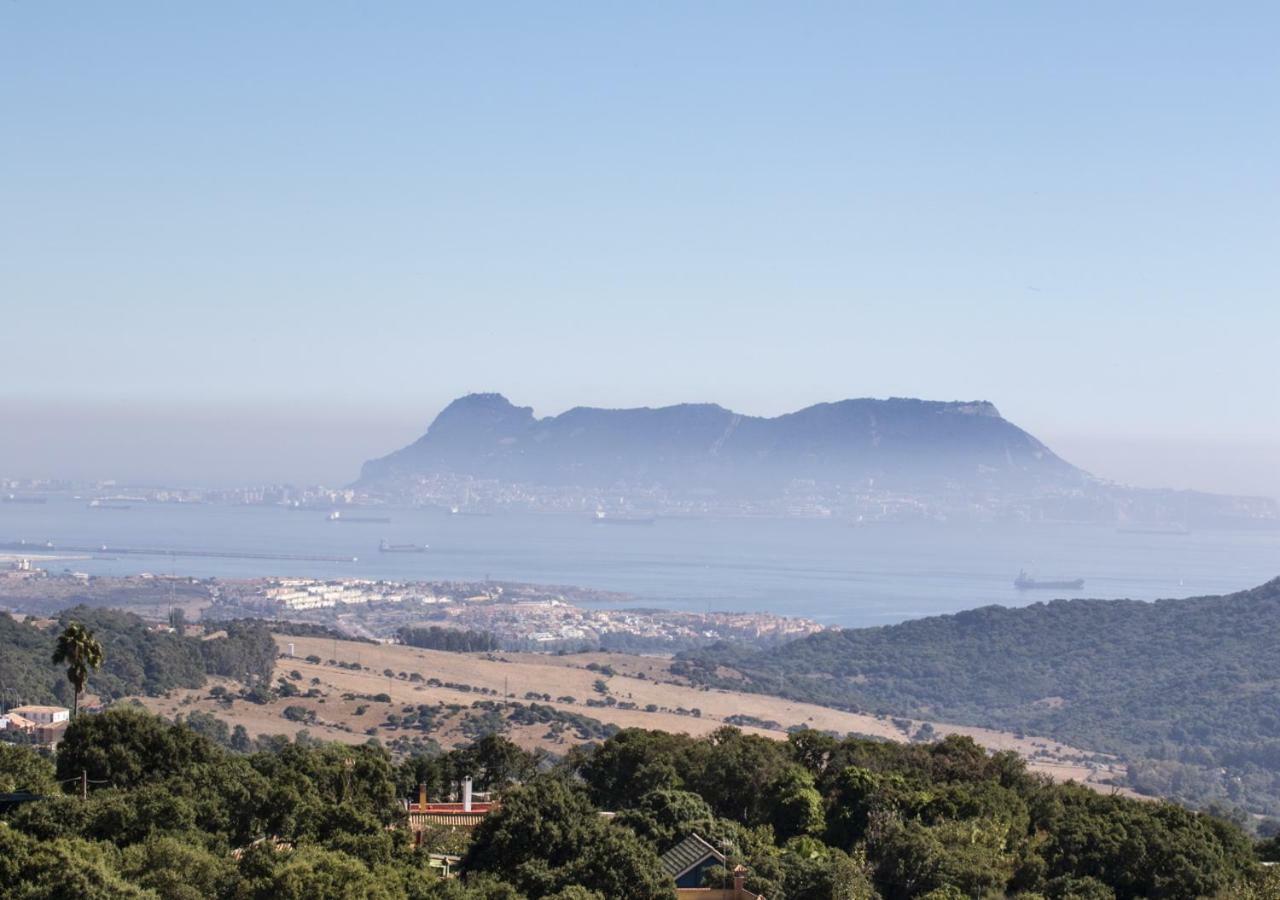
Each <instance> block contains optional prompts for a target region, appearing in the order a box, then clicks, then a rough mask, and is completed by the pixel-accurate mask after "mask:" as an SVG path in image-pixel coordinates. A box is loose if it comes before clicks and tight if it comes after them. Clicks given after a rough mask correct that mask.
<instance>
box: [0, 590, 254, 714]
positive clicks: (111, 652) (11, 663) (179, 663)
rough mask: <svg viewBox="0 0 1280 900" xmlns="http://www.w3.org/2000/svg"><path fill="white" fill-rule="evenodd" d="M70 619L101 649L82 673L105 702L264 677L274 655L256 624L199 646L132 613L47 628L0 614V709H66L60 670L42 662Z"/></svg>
mask: <svg viewBox="0 0 1280 900" xmlns="http://www.w3.org/2000/svg"><path fill="white" fill-rule="evenodd" d="M72 621H76V622H81V623H83V624H84V625H86V626H87V627H88V628H90V629H92V630H93V632H94V635H95V636H96V637H97V639H98V640H99V641H100V642H101V643H102V650H103V665H102V668H101V669H100V670H98V671H96V672H92V673H91V674H90V675H89V682H88V688H87V689H88V690H89V692H90V693H94V694H98V695H99V696H102V697H104V698H107V699H116V698H119V697H124V696H128V695H130V694H160V693H163V692H164V691H167V690H171V689H172V688H178V687H200V686H201V685H202V684H204V681H205V676H206V675H207V674H213V675H228V676H232V677H237V678H241V679H244V678H246V677H252V678H263V679H265V678H269V677H270V675H271V670H272V667H273V665H274V660H275V656H276V645H275V641H274V640H272V637H271V633H270V632H269V631H268V630H267V628H266V626H265V625H262V624H261V623H254V622H232V623H228V624H227V626H226V632H227V635H226V637H219V638H214V639H212V640H207V641H206V640H200V639H199V638H195V637H183V636H182V635H179V634H171V633H167V632H157V631H152V630H150V629H149V628H148V627H147V623H146V622H145V621H143V620H142V619H140V618H139V617H137V616H135V615H133V614H132V613H125V612H119V611H116V610H110V609H101V608H91V607H87V606H77V607H75V608H73V609H68V610H66V611H64V612H62V613H59V614H58V624H57V625H55V626H53V627H50V628H39V627H37V626H36V625H34V624H30V623H28V622H19V621H17V620H16V619H14V618H12V617H10V616H7V615H0V689H3V690H4V691H6V692H7V696H6V702H7V703H9V704H12V703H13V702H14V701H15V700H20V701H21V702H24V703H48V702H53V701H57V702H60V703H65V704H67V705H70V700H71V688H70V686H69V685H68V683H67V679H66V675H65V673H64V670H63V668H62V667H60V666H56V665H54V664H53V663H52V662H51V661H50V660H51V657H52V654H53V646H54V642H55V640H56V639H57V635H58V632H59V630H61V627H62V626H63V625H65V624H66V623H68V622H72Z"/></svg>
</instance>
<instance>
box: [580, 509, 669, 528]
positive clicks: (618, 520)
mask: <svg viewBox="0 0 1280 900" xmlns="http://www.w3.org/2000/svg"><path fill="white" fill-rule="evenodd" d="M594 521H595V523H596V524H597V525H652V524H653V523H654V522H655V521H657V520H656V519H654V517H653V516H611V515H609V514H607V513H605V512H604V511H603V510H600V511H598V512H597V513H596V517H595V519H594Z"/></svg>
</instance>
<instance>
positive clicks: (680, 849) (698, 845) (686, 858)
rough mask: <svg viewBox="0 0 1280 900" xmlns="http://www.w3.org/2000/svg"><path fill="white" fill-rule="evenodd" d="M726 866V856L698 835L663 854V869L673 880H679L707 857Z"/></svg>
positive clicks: (691, 835)
mask: <svg viewBox="0 0 1280 900" xmlns="http://www.w3.org/2000/svg"><path fill="white" fill-rule="evenodd" d="M709 856H710V857H714V858H715V860H716V862H718V863H720V865H724V854H723V853H721V852H720V851H719V850H717V849H716V848H715V847H712V846H711V845H710V844H708V843H707V842H706V841H704V840H703V839H702V838H701V837H699V836H698V835H696V834H690V835H689V836H688V837H687V838H685V839H684V840H683V841H681V842H680V843H678V844H676V845H675V846H674V847H672V848H671V849H670V850H668V851H667V852H666V853H664V854H662V868H663V870H664V871H665V872H666V873H667V874H668V875H670V876H671V877H672V878H679V877H680V876H681V875H683V874H684V873H685V872H688V871H689V870H690V869H692V868H693V867H694V866H696V865H697V864H698V863H700V862H702V861H703V860H704V859H706V858H707V857H709Z"/></svg>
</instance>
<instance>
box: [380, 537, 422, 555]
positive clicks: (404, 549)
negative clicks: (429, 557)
mask: <svg viewBox="0 0 1280 900" xmlns="http://www.w3.org/2000/svg"><path fill="white" fill-rule="evenodd" d="M428 549H429V548H428V547H427V545H426V544H392V543H389V542H388V541H387V539H386V538H383V539H382V541H381V543H379V544H378V552H379V553H426V552H427V550H428Z"/></svg>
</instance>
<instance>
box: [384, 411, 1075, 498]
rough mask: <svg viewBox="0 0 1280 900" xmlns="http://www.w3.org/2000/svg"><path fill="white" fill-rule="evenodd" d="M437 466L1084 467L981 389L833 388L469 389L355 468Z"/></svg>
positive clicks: (527, 479) (1031, 472)
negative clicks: (564, 397)
mask: <svg viewBox="0 0 1280 900" xmlns="http://www.w3.org/2000/svg"><path fill="white" fill-rule="evenodd" d="M442 473H451V474H455V475H465V476H470V477H474V478H480V479H496V480H499V481H505V482H513V483H524V484H535V485H548V486H556V485H558V486H565V485H576V486H581V487H587V488H610V487H614V486H618V485H630V486H660V487H663V488H666V489H672V490H684V491H714V492H721V493H727V494H731V495H734V494H741V495H744V496H759V495H761V494H765V495H768V494H772V493H777V492H779V491H781V490H783V489H784V488H786V487H787V486H788V485H790V484H792V483H794V482H797V481H800V482H806V481H807V482H815V483H817V484H832V485H844V486H848V487H859V488H866V487H874V488H878V489H897V490H911V491H918V490H939V489H944V488H947V487H961V488H997V489H1012V488H1018V489H1028V488H1035V487H1039V486H1045V485H1052V486H1055V487H1065V486H1080V485H1083V484H1084V483H1086V482H1087V481H1088V480H1089V476H1088V475H1087V474H1086V473H1084V472H1082V471H1080V470H1079V469H1077V468H1075V467H1074V466H1072V465H1070V464H1068V463H1066V462H1064V461H1063V460H1062V459H1060V458H1058V457H1057V456H1055V455H1054V454H1053V452H1052V451H1050V450H1049V449H1048V448H1047V447H1045V445H1044V444H1042V443H1040V442H1039V441H1038V440H1036V439H1035V438H1034V437H1032V436H1031V435H1029V434H1027V432H1025V431H1023V430H1022V429H1020V428H1018V427H1017V426H1016V425H1014V424H1012V423H1011V422H1008V421H1006V420H1005V419H1003V418H1001V416H1000V413H999V412H998V411H997V410H996V408H995V406H993V405H992V404H990V403H987V402H973V403H937V402H930V401H924V400H908V399H896V398H895V399H890V400H866V399H863V400H842V401H840V402H837V403H822V404H818V405H816V406H810V407H807V408H805V409H802V410H800V411H798V412H794V413H789V414H787V415H782V416H777V417H775V418H762V417H757V416H747V415H742V414H740V413H735V412H733V411H731V410H727V409H725V408H724V407H721V406H717V405H715V404H709V403H707V404H703V403H699V404H681V405H679V406H667V407H662V408H658V409H650V408H647V407H646V408H641V409H592V408H587V407H578V408H576V409H571V410H569V411H568V412H565V413H562V414H561V415H558V416H550V417H547V418H543V419H539V418H536V417H535V416H534V415H533V411H532V410H531V409H530V408H528V407H518V406H514V405H513V404H511V403H510V402H509V401H508V400H507V399H506V398H505V397H503V396H502V395H500V394H471V395H469V396H466V397H462V398H460V399H458V400H455V401H454V402H453V403H451V404H449V406H448V407H447V408H446V409H445V410H444V411H443V412H442V413H440V415H439V416H437V417H436V420H435V421H434V422H432V423H431V427H430V428H429V429H428V430H427V433H426V434H425V435H423V436H422V437H421V438H419V439H418V440H417V441H415V442H414V443H413V444H410V445H409V446H408V447H405V448H404V449H402V450H398V451H396V452H395V453H392V454H390V455H389V456H385V457H383V458H381V459H377V460H373V461H371V462H368V463H366V464H365V466H364V469H363V471H362V473H361V479H360V481H361V483H362V484H363V485H366V486H368V485H376V484H382V485H386V484H389V483H394V482H396V481H398V480H403V479H406V478H414V477H417V476H423V475H438V474H442Z"/></svg>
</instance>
